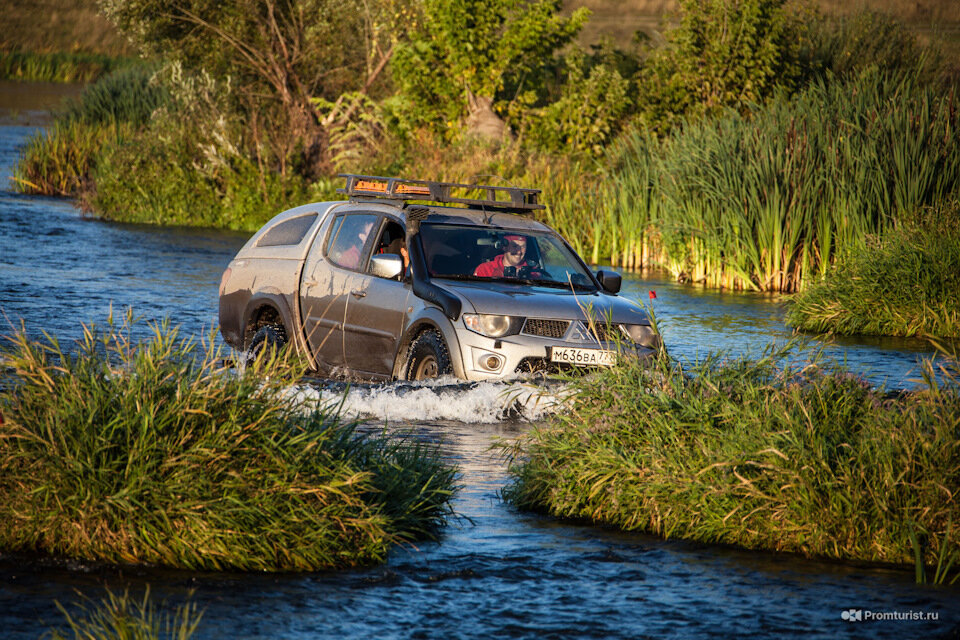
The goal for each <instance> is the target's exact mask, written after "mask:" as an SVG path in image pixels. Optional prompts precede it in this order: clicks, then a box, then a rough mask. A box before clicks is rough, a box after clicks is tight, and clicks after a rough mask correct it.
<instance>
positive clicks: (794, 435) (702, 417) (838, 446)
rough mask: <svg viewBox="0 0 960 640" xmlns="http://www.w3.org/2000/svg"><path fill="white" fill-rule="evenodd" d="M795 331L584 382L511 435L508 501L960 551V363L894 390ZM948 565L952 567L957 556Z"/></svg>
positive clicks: (877, 552)
mask: <svg viewBox="0 0 960 640" xmlns="http://www.w3.org/2000/svg"><path fill="white" fill-rule="evenodd" d="M788 353H789V345H788V347H787V348H784V349H783V350H770V351H768V352H767V353H766V354H765V355H764V356H763V357H762V358H760V359H757V360H753V361H750V360H745V359H741V360H722V359H720V358H718V357H714V358H712V359H708V360H706V361H704V362H701V363H699V364H696V365H693V366H686V365H683V364H681V363H679V362H676V361H672V360H669V359H667V358H663V359H661V360H660V361H658V362H657V363H655V364H654V366H644V365H643V364H640V363H628V364H624V365H621V366H618V367H616V368H613V369H610V370H608V371H604V372H603V373H602V374H600V375H597V376H590V377H585V378H581V379H579V380H577V381H575V382H574V395H573V396H572V402H571V406H570V410H569V411H564V412H561V413H558V414H557V416H556V417H555V418H554V419H553V420H552V422H551V423H550V424H549V425H547V426H545V427H542V428H539V429H536V430H534V431H533V432H531V433H530V434H529V435H528V436H525V437H523V438H521V439H520V441H519V442H518V443H517V444H516V445H514V446H513V447H512V448H508V453H510V454H511V455H512V463H511V466H510V470H511V473H512V474H513V475H514V477H515V481H514V483H513V484H512V485H510V486H508V487H507V488H506V489H505V491H504V496H505V497H506V499H507V500H509V501H510V502H512V503H514V504H515V505H517V506H519V507H521V508H524V509H534V510H537V511H543V512H546V513H549V514H552V515H556V516H561V517H569V518H586V519H589V520H593V521H595V522H598V523H605V524H610V525H614V526H617V527H620V528H623V529H627V530H641V531H648V532H651V533H654V534H657V535H661V536H664V537H667V538H685V539H691V540H699V541H704V542H719V543H725V544H735V545H738V546H741V547H745V548H749V549H766V550H773V551H789V552H797V553H802V554H805V555H809V556H825V557H831V558H846V559H858V560H870V561H883V562H893V563H904V564H914V562H915V558H919V568H921V569H923V567H924V566H929V567H935V568H936V570H935V571H934V572H933V573H932V574H930V575H934V576H936V578H937V579H938V580H939V581H949V580H955V579H956V577H957V575H958V574H957V572H956V569H957V568H958V565H957V561H958V560H960V535H958V533H957V532H958V529H957V526H956V525H957V523H958V522H960V502H958V500H957V498H958V496H960V366H958V365H957V361H956V359H955V358H956V354H953V359H952V360H949V361H947V362H948V363H949V364H937V363H935V362H934V361H928V362H927V363H926V364H925V366H924V370H923V376H924V380H925V382H926V385H927V386H926V388H925V389H924V390H922V391H917V392H908V393H900V394H890V393H886V392H884V391H883V390H877V389H873V388H871V387H870V386H869V385H868V384H867V383H865V382H864V381H863V380H862V379H859V378H858V377H856V376H854V375H852V374H850V373H849V372H847V371H844V370H843V369H841V368H837V367H833V366H830V365H829V364H828V363H825V362H824V361H822V359H821V358H815V359H814V360H813V361H812V362H811V363H809V364H806V365H804V366H786V367H785V368H784V365H783V363H784V362H786V361H788V357H789V356H788ZM951 568H952V570H951Z"/></svg>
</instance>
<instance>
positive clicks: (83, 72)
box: [0, 51, 138, 82]
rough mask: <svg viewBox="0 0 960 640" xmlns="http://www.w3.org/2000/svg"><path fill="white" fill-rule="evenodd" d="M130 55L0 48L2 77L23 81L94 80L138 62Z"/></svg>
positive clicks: (0, 74) (0, 72)
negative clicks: (1, 49)
mask: <svg viewBox="0 0 960 640" xmlns="http://www.w3.org/2000/svg"><path fill="white" fill-rule="evenodd" d="M137 62H138V59H137V58H134V57H130V56H110V55H106V54H103V53H88V52H71V51H39V52H38V51H0V79H3V80H18V81H21V82H93V81H95V80H97V79H98V78H100V77H101V76H104V75H106V74H108V73H110V72H111V71H114V70H116V69H119V68H121V67H127V66H131V65H134V64H137Z"/></svg>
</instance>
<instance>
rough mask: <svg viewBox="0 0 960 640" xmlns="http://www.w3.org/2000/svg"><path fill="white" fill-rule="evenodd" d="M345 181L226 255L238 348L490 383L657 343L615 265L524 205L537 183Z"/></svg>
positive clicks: (317, 364)
mask: <svg viewBox="0 0 960 640" xmlns="http://www.w3.org/2000/svg"><path fill="white" fill-rule="evenodd" d="M344 177H345V178H346V180H347V187H346V189H342V190H341V192H345V193H346V194H347V196H348V197H349V200H347V201H344V202H322V203H314V204H308V205H304V206H301V207H297V208H295V209H291V210H289V211H285V212H283V213H281V214H279V215H277V216H276V217H274V218H273V219H272V220H271V221H270V222H268V223H267V224H266V225H264V227H263V228H262V229H261V230H260V231H258V232H257V233H256V234H255V235H254V236H253V237H252V238H250V240H249V241H248V242H247V243H246V245H245V246H244V247H243V248H242V249H241V250H240V251H239V252H238V253H237V255H236V257H235V258H234V259H233V260H232V261H231V262H230V264H229V266H228V268H227V269H226V271H225V272H224V274H223V278H222V280H221V285H220V328H221V333H222V334H223V337H224V339H225V340H226V342H227V343H228V344H229V345H231V346H232V347H234V348H235V349H237V350H239V351H241V352H245V353H248V354H251V353H253V354H255V353H257V352H258V351H259V350H260V349H262V348H263V347H265V346H269V345H282V344H289V345H292V346H293V347H295V348H296V349H297V350H298V351H299V352H301V353H302V354H303V355H304V356H305V357H306V358H307V359H308V361H309V363H310V365H311V367H312V368H313V369H314V370H315V371H316V372H318V373H319V374H320V375H323V376H328V377H347V378H354V379H365V380H395V379H414V380H415V379H425V378H431V377H436V376H440V375H445V374H452V375H454V376H456V377H458V378H460V379H464V380H485V379H493V378H504V377H511V376H513V375H516V374H522V373H526V372H530V371H551V370H556V369H558V368H565V367H569V366H579V365H585V366H609V365H612V364H614V363H615V362H616V360H617V359H618V358H620V357H646V356H649V355H651V354H652V353H654V352H656V350H657V349H658V348H659V346H660V339H659V336H658V335H657V334H656V332H655V331H654V329H653V328H652V327H651V326H650V321H649V318H648V317H647V315H646V313H645V312H644V311H643V310H642V309H641V308H639V307H638V306H636V305H635V304H634V303H631V302H629V301H627V300H625V299H623V298H622V297H620V296H618V295H617V292H618V291H619V289H620V276H619V275H617V274H615V273H613V272H610V271H602V270H601V271H598V272H597V273H593V272H591V271H590V269H589V268H588V267H587V266H586V265H585V264H584V263H583V261H582V260H581V259H580V257H579V256H577V254H576V252H574V251H573V249H572V248H571V247H570V246H569V245H568V244H567V243H566V241H564V240H563V238H561V237H560V236H559V235H558V234H557V233H556V232H554V231H553V230H552V229H550V228H549V227H547V226H546V225H544V224H542V223H540V222H537V221H535V220H533V219H532V218H531V217H525V216H524V215H522V214H529V213H530V212H532V211H535V210H537V209H542V208H543V205H540V204H537V202H536V195H537V194H538V193H539V191H537V190H534V189H514V188H504V187H489V186H482V185H481V186H478V185H457V184H452V183H440V182H428V181H417V180H401V179H398V178H380V177H375V176H355V175H346V176H344ZM457 190H459V191H462V192H465V193H467V194H468V195H470V194H475V193H477V192H478V191H479V192H480V193H483V194H486V195H487V197H486V198H485V199H476V198H469V197H456V196H455V195H453V194H454V193H457V192H458V191H457ZM511 252H512V253H511ZM517 255H520V256H521V260H520V261H519V262H518V263H517V264H516V265H515V266H511V265H513V263H514V262H516V258H517ZM498 260H499V263H498ZM481 265H483V266H481Z"/></svg>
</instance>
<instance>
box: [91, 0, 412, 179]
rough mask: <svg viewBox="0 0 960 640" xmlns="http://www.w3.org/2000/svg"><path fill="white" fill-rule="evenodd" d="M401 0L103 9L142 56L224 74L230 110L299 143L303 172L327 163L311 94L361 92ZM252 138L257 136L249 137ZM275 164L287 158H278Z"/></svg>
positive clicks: (389, 38)
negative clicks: (255, 118)
mask: <svg viewBox="0 0 960 640" xmlns="http://www.w3.org/2000/svg"><path fill="white" fill-rule="evenodd" d="M403 2H404V0H384V1H380V2H366V1H364V0H232V1H231V2H219V1H217V0H173V1H170V0H101V3H100V7H101V9H102V11H103V12H104V13H105V14H106V15H107V16H108V17H109V18H110V19H111V20H112V21H113V22H114V23H115V24H116V25H117V26H118V27H119V28H120V29H121V30H122V31H123V32H124V33H125V34H126V35H127V36H128V37H130V38H131V39H132V40H133V41H134V42H135V43H136V44H137V45H138V46H139V47H140V48H141V50H143V51H144V52H146V53H151V54H154V55H159V56H162V57H164V58H167V59H173V60H176V61H179V62H181V63H182V64H183V65H184V67H185V68H187V69H189V70H192V71H194V72H200V71H204V72H207V73H210V74H212V75H214V76H217V77H229V78H230V80H231V95H232V98H233V102H234V105H233V106H234V108H236V109H238V110H239V111H240V112H241V114H245V115H252V114H261V115H263V114H266V118H265V121H264V123H263V124H265V125H267V126H265V127H263V128H261V129H259V131H261V132H262V135H264V136H267V138H268V140H267V142H273V143H274V144H273V147H274V150H275V151H276V155H279V156H283V155H284V154H285V152H287V151H289V149H284V148H283V145H282V144H281V143H280V138H281V137H282V138H285V139H292V140H294V141H298V142H299V144H300V145H301V146H302V151H303V155H304V158H303V159H304V161H305V162H306V167H305V169H306V170H305V173H307V174H308V175H310V174H316V173H318V171H322V170H323V169H324V168H325V165H326V160H327V158H326V156H327V151H326V137H325V135H324V129H325V126H326V125H328V124H329V123H325V122H321V121H320V120H319V119H318V117H317V114H316V113H315V111H314V109H313V107H312V105H311V98H314V97H323V98H329V99H334V98H336V97H337V96H339V95H340V94H341V93H343V92H345V91H355V90H361V91H367V90H369V89H371V87H372V86H373V84H374V83H375V81H376V80H377V78H379V77H381V75H382V71H383V69H384V67H385V65H386V62H387V60H389V58H390V56H391V55H392V52H393V47H394V44H395V42H396V39H397V36H398V34H397V32H396V30H395V29H393V28H392V25H393V24H394V17H395V15H394V14H395V13H396V12H398V11H400V10H401V9H402V6H403ZM255 142H256V143H259V142H261V141H259V140H258V141H255ZM277 160H278V161H279V162H280V163H281V166H285V165H284V164H283V163H284V162H285V161H286V160H287V158H285V157H280V158H277Z"/></svg>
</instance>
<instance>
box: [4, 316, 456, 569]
mask: <svg viewBox="0 0 960 640" xmlns="http://www.w3.org/2000/svg"><path fill="white" fill-rule="evenodd" d="M130 326H131V322H130V318H129V316H128V319H127V322H125V323H123V325H121V326H119V327H116V326H114V325H113V324H112V323H111V324H110V326H109V327H108V328H107V329H106V330H104V331H101V330H98V329H96V328H94V327H84V331H83V338H82V340H80V341H79V342H78V344H77V345H76V348H75V349H74V350H72V352H71V353H67V352H66V351H65V350H64V349H62V348H61V347H60V346H59V345H58V343H57V341H56V340H53V339H48V340H46V341H42V342H38V341H34V340H32V339H30V338H28V337H27V336H26V334H25V333H24V331H22V330H21V331H18V332H16V333H15V334H13V335H12V336H10V337H9V338H7V340H6V341H5V344H4V346H3V348H2V359H3V362H4V367H5V371H4V373H3V380H0V411H2V415H3V418H4V421H3V424H0V522H3V523H4V526H3V527H0V550H2V551H4V552H12V551H35V552H41V553H47V554H52V555H58V556H66V557H74V558H81V559H86V560H95V561H103V562H110V563H151V564H159V565H166V566H171V567H182V568H189V569H214V570H219V569H227V568H232V569H241V570H267V571H275V570H316V569H322V568H334V567H344V566H353V565H360V564H366V563H370V562H376V561H381V560H383V559H384V557H385V555H386V553H387V550H388V549H389V548H390V546H391V545H393V544H396V543H402V542H405V541H412V540H416V539H423V538H433V537H435V536H436V535H437V534H438V532H439V530H440V528H441V527H442V525H443V524H444V522H445V518H446V517H447V516H448V515H450V513H451V510H450V499H451V497H452V495H453V493H454V491H455V485H454V482H455V470H454V469H452V468H450V467H448V466H446V465H445V464H443V463H442V462H441V460H440V459H439V455H438V452H437V451H436V449H435V448H433V447H430V446H426V445H423V444H418V443H416V442H413V441H408V440H407V439H404V438H389V439H388V438H387V437H386V436H385V435H363V434H361V433H360V432H358V430H357V426H358V425H357V424H356V423H354V422H346V421H342V420H340V419H339V418H338V416H337V414H336V411H335V410H333V409H331V408H329V407H310V406H304V405H300V404H298V403H297V401H296V400H295V398H294V397H293V396H292V394H290V393H289V391H288V389H289V386H290V385H291V384H292V383H293V382H294V381H295V380H296V379H297V378H298V377H299V373H300V370H299V369H298V368H297V367H294V366H291V365H289V364H288V363H285V362H283V361H280V360H274V361H266V362H258V363H256V365H254V366H253V367H252V369H250V370H248V371H246V372H244V373H243V374H242V375H241V374H236V373H235V372H233V371H232V370H229V369H226V368H224V365H223V364H222V354H221V353H219V350H218V349H215V348H213V347H206V348H200V346H199V345H198V344H196V343H195V342H193V341H191V340H183V339H180V338H179V336H178V335H177V331H176V329H171V328H170V327H169V326H168V325H165V324H164V325H160V326H156V327H154V328H153V335H152V337H150V339H148V340H146V341H144V342H142V343H134V342H132V341H131V339H130Z"/></svg>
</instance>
